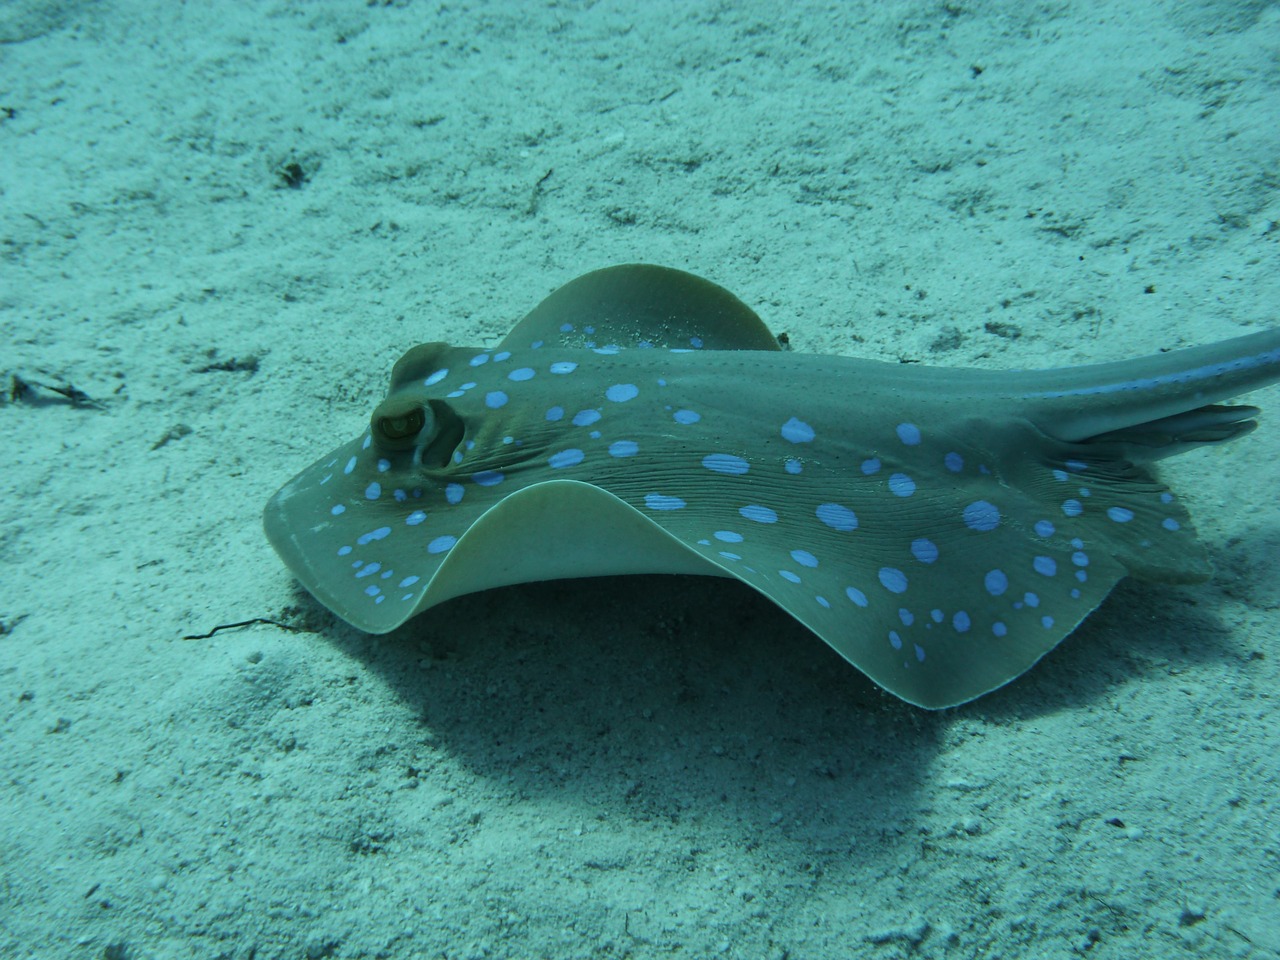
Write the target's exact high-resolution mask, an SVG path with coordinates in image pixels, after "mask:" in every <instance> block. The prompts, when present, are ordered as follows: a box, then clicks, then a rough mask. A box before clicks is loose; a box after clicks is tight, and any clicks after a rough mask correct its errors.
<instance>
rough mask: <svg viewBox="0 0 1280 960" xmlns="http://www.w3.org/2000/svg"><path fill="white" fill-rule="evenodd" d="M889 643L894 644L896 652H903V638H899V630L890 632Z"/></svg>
mask: <svg viewBox="0 0 1280 960" xmlns="http://www.w3.org/2000/svg"><path fill="white" fill-rule="evenodd" d="M889 642H890V643H891V644H893V649H895V650H901V649H902V638H901V637H900V636H898V631H897V630H890V631H889Z"/></svg>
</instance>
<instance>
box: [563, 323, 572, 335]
mask: <svg viewBox="0 0 1280 960" xmlns="http://www.w3.org/2000/svg"><path fill="white" fill-rule="evenodd" d="M560 332H561V333H573V324H572V323H562V324H560Z"/></svg>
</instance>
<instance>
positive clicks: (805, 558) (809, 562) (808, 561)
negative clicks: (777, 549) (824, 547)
mask: <svg viewBox="0 0 1280 960" xmlns="http://www.w3.org/2000/svg"><path fill="white" fill-rule="evenodd" d="M791 559H792V560H794V561H795V562H796V563H798V564H800V566H802V567H816V566H817V565H818V558H817V557H815V556H814V555H813V554H812V553H810V552H809V551H808V550H792V551H791Z"/></svg>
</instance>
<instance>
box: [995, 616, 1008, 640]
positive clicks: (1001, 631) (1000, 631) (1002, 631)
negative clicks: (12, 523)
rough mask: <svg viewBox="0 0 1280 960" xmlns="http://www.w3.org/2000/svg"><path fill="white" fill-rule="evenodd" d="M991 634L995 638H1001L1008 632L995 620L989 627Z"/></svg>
mask: <svg viewBox="0 0 1280 960" xmlns="http://www.w3.org/2000/svg"><path fill="white" fill-rule="evenodd" d="M991 632H992V633H994V634H995V635H996V636H997V637H1003V636H1005V635H1006V634H1007V633H1008V632H1009V628H1008V627H1006V626H1005V625H1004V623H1003V622H1001V621H999V620H997V621H996V622H995V623H993V624H992V625H991Z"/></svg>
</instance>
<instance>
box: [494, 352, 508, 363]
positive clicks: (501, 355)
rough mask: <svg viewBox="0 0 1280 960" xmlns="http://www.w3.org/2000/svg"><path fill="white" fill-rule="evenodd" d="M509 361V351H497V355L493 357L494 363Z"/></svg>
mask: <svg viewBox="0 0 1280 960" xmlns="http://www.w3.org/2000/svg"><path fill="white" fill-rule="evenodd" d="M509 359H511V351H510V350H499V351H498V352H497V353H495V354H494V355H493V362H494V363H501V362H502V361H503V360H509Z"/></svg>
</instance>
